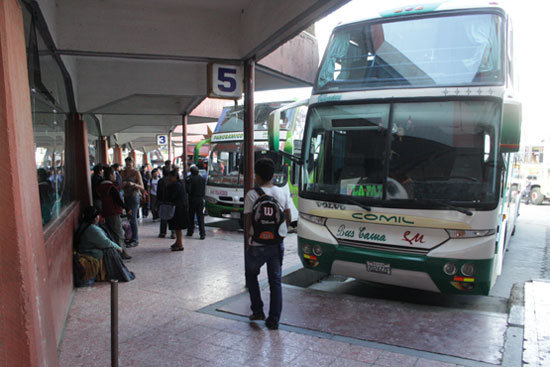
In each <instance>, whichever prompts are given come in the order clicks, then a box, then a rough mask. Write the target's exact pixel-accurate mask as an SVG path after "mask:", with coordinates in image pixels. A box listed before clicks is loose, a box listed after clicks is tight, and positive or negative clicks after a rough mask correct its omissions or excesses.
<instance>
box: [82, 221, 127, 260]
mask: <svg viewBox="0 0 550 367" xmlns="http://www.w3.org/2000/svg"><path fill="white" fill-rule="evenodd" d="M83 225H86V224H83ZM111 247H112V248H114V249H116V250H119V249H120V247H119V246H118V245H117V244H116V243H114V242H113V241H111V240H110V239H109V237H107V234H106V233H105V231H103V230H102V229H101V228H99V227H98V226H97V225H95V224H90V225H89V227H88V228H86V229H85V230H84V232H82V234H81V235H80V238H78V252H79V253H81V254H85V255H90V256H93V257H95V258H96V259H98V260H100V259H101V258H102V257H103V250H105V249H108V248H111Z"/></svg>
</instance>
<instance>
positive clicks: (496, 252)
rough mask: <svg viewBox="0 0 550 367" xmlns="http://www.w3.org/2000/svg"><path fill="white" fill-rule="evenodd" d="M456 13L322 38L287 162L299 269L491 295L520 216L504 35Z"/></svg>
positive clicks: (420, 12) (476, 16) (450, 9)
mask: <svg viewBox="0 0 550 367" xmlns="http://www.w3.org/2000/svg"><path fill="white" fill-rule="evenodd" d="M460 4H461V3H460V2H454V3H452V2H443V3H440V4H433V3H432V4H429V5H414V6H410V7H406V8H400V9H394V10H391V11H388V12H386V13H383V14H381V16H380V17H378V18H375V19H368V20H364V21H359V22H354V23H350V24H344V25H340V26H338V27H336V28H335V29H334V31H333V34H332V36H331V39H330V42H329V44H328V47H327V50H326V52H325V55H324V58H323V61H322V63H321V66H320V68H319V71H318V76H317V80H316V84H315V86H314V89H313V92H312V97H311V99H310V103H309V110H308V113H307V119H306V128H305V132H304V139H303V145H302V151H301V154H299V155H297V156H295V157H293V159H294V160H295V161H296V162H298V163H300V164H301V165H302V169H301V174H300V188H299V206H298V207H299V211H300V221H299V223H298V247H299V256H300V258H301V260H302V263H303V264H304V266H305V267H307V268H310V269H314V270H317V271H320V272H324V273H327V274H338V275H344V276H348V277H353V278H356V279H359V280H364V281H370V282H376V283H382V284H388V285H397V286H403V287H409V288H417V289H422V290H428V291H434V292H443V293H460V294H488V293H489V291H490V289H491V287H492V286H493V284H494V283H495V280H496V278H497V276H498V275H499V274H500V272H501V269H502V261H503V256H504V253H505V249H506V243H507V241H508V239H509V236H510V235H511V234H512V232H513V230H514V225H515V217H516V213H517V204H518V202H519V196H518V195H517V192H513V191H512V189H511V186H510V177H511V175H512V172H511V167H512V166H513V165H512V164H511V162H512V161H511V154H513V152H516V151H517V150H518V148H519V139H520V131H521V104H520V103H519V102H517V101H516V100H515V98H516V94H515V84H514V82H515V78H514V71H513V65H514V64H513V53H512V51H513V48H512V35H513V33H512V24H511V21H510V19H509V16H508V15H507V13H506V12H505V11H504V10H503V9H502V8H500V7H498V6H495V5H493V4H494V3H487V5H485V6H479V7H469V8H460V6H461V5H460ZM462 4H463V3H462ZM457 5H458V6H459V7H457ZM274 149H277V147H276V145H274ZM285 156H286V155H285Z"/></svg>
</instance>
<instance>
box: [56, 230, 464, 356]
mask: <svg viewBox="0 0 550 367" xmlns="http://www.w3.org/2000/svg"><path fill="white" fill-rule="evenodd" d="M157 226H158V223H152V222H151V221H150V220H147V219H146V220H145V221H144V223H143V224H142V225H141V226H140V238H141V239H140V246H139V247H137V248H135V249H131V250H130V251H131V254H132V256H133V257H134V258H133V259H132V260H130V261H129V262H128V266H129V268H130V269H131V270H132V271H134V272H135V273H136V276H137V278H136V280H135V281H133V282H130V283H121V284H120V291H119V298H120V301H119V308H120V311H119V318H120V320H119V329H120V333H119V339H120V345H119V351H120V365H121V366H143V367H149V366H151V367H152V366H155V367H160V366H201V367H202V366H205V367H206V366H224V367H231V366H238V367H244V366H319V367H323V366H333V367H337V366H346V367H356V366H357V367H366V366H386V367H390V366H399V367H407V366H414V367H452V366H456V365H455V364H449V363H443V362H440V361H433V360H428V359H423V358H418V357H416V356H413V355H406V354H400V353H394V352H391V351H388V350H383V349H376V348H370V347H366V346H362V345H357V344H354V343H344V342H340V341H335V340H331V339H326V338H319V337H316V336H312V335H307V333H300V332H290V331H285V330H278V331H270V330H267V329H266V328H265V326H264V325H263V324H262V323H248V322H243V321H242V320H232V319H227V318H222V317H216V316H212V315H208V314H205V313H202V312H198V311H199V310H200V309H202V308H204V307H205V306H208V305H211V304H213V303H216V302H220V301H222V300H224V299H226V298H228V297H230V296H234V295H237V294H239V293H242V292H243V291H244V287H243V285H244V274H243V248H242V242H240V238H241V236H242V234H240V233H235V232H226V231H224V230H222V229H220V228H215V227H207V239H206V240H205V241H200V240H198V239H196V238H195V239H187V238H186V240H185V251H184V252H183V253H182V252H177V253H172V252H170V251H169V250H168V247H169V245H170V244H171V243H172V241H171V240H169V239H158V238H156V234H157ZM286 242H287V246H286V247H287V250H286V258H285V265H284V266H285V268H286V269H289V268H293V267H295V266H296V265H298V263H299V260H298V256H296V238H295V237H290V238H289V239H287V241H286ZM261 276H262V278H264V279H265V270H264V272H262V275H261ZM109 297H110V288H109V284H106V283H99V284H96V285H94V286H93V287H90V288H79V289H77V290H76V292H75V295H74V300H73V303H72V306H71V309H70V312H69V317H68V320H67V324H66V328H65V332H64V338H63V341H62V344H61V346H60V364H61V366H66V367H77V366H109V365H110V313H109V304H110V303H109V302H110V298H109ZM283 312H284V311H283Z"/></svg>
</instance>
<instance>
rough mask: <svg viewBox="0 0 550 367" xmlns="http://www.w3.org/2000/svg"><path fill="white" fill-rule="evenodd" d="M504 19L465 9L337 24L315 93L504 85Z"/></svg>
mask: <svg viewBox="0 0 550 367" xmlns="http://www.w3.org/2000/svg"><path fill="white" fill-rule="evenodd" d="M502 24H503V21H502V18H501V17H500V16H498V15H495V14H463V15H452V16H439V17H431V18H415V19H404V20H403V19H399V18H397V19H392V20H386V21H380V20H377V21H370V22H363V23H355V24H352V25H349V26H345V27H342V28H339V29H337V30H335V32H334V34H333V35H332V37H331V40H330V43H329V45H328V47H327V51H326V54H325V57H324V59H323V63H322V66H321V68H320V71H319V75H318V79H317V83H316V86H315V89H314V93H320V92H323V93H326V92H331V91H332V92H334V91H342V90H356V89H369V88H383V87H393V86H395V87H397V86H399V87H403V86H410V87H436V86H476V85H498V84H502V83H503V82H504V72H503V62H502V53H503V46H502V43H503V37H502V33H503V32H502V27H503V26H502Z"/></svg>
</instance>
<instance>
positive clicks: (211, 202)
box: [206, 196, 218, 204]
mask: <svg viewBox="0 0 550 367" xmlns="http://www.w3.org/2000/svg"><path fill="white" fill-rule="evenodd" d="M206 202H207V203H208V204H216V203H217V202H218V200H216V198H213V197H212V196H207V197H206Z"/></svg>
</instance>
